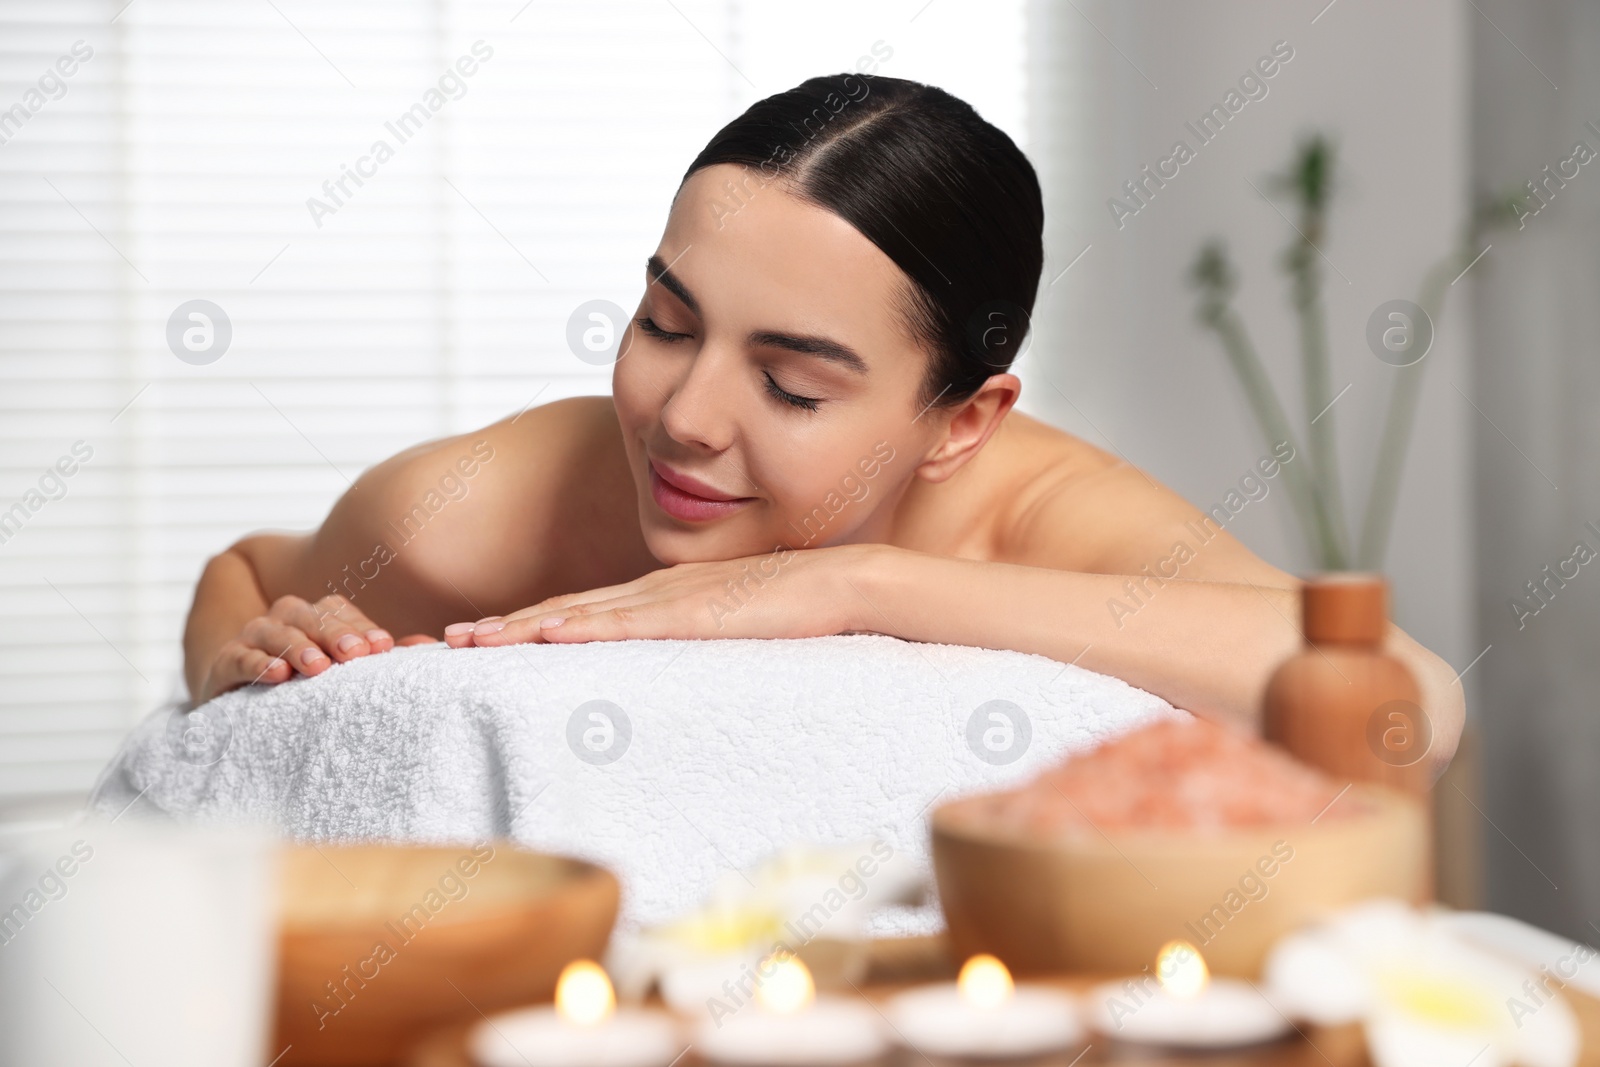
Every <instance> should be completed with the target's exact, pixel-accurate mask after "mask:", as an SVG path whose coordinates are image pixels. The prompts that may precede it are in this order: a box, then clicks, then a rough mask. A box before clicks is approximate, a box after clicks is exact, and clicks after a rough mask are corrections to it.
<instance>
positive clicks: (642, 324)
mask: <svg viewBox="0 0 1600 1067" xmlns="http://www.w3.org/2000/svg"><path fill="white" fill-rule="evenodd" d="M633 324H634V325H635V326H637V327H639V329H641V330H643V331H644V332H645V333H646V334H648V335H650V336H651V337H654V338H655V339H656V340H658V341H666V342H667V343H668V344H671V343H673V342H676V341H681V340H683V339H684V338H685V337H689V336H691V335H690V334H686V333H672V332H670V331H668V330H663V329H662V328H661V327H659V326H657V325H656V321H655V320H654V319H652V318H650V317H649V316H640V317H639V318H637V319H634V320H633Z"/></svg>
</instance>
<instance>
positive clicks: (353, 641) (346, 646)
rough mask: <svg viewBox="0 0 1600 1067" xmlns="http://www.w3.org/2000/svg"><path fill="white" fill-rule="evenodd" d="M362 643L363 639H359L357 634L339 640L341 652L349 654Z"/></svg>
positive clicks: (347, 635)
mask: <svg viewBox="0 0 1600 1067" xmlns="http://www.w3.org/2000/svg"><path fill="white" fill-rule="evenodd" d="M360 643H361V638H359V637H357V636H356V635H355V634H345V635H344V636H343V637H341V638H339V651H340V652H349V651H350V650H351V649H353V648H355V647H356V646H357V645H359V644H360Z"/></svg>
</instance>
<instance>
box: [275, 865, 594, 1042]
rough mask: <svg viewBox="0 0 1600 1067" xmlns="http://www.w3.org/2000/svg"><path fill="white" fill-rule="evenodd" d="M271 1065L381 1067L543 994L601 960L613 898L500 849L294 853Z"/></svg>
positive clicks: (580, 873)
mask: <svg viewBox="0 0 1600 1067" xmlns="http://www.w3.org/2000/svg"><path fill="white" fill-rule="evenodd" d="M280 888H281V903H280V917H281V918H280V922H281V928H280V935H279V959H278V999H277V1034H276V1039H275V1044H274V1045H273V1046H272V1052H273V1054H276V1053H278V1052H279V1051H281V1050H283V1049H284V1048H285V1047H286V1046H287V1047H288V1049H289V1051H288V1052H287V1053H286V1054H285V1055H284V1056H283V1058H282V1059H281V1060H280V1061H278V1062H279V1063H280V1064H284V1065H288V1064H318V1065H325V1067H331V1065H335V1064H338V1065H344V1064H385V1063H392V1062H394V1061H395V1060H397V1059H399V1058H400V1057H401V1056H402V1055H403V1054H404V1053H405V1051H406V1050H407V1049H408V1048H409V1047H411V1046H412V1045H413V1044H414V1043H415V1042H416V1041H417V1040H419V1039H420V1038H421V1037H422V1036H424V1035H426V1034H428V1033H430V1032H432V1031H434V1030H436V1029H438V1028H439V1027H441V1026H448V1025H450V1024H451V1023H456V1022H465V1021H468V1020H472V1019H478V1018H480V1017H481V1016H480V1015H479V1013H480V1012H485V1013H489V1012H494V1011H499V1010H503V1009H506V1008H511V1007H516V1006H518V1005H522V1004H528V1003H532V1002H536V1001H541V1000H549V999H551V997H552V996H553V995H554V992H555V983H556V978H557V976H558V975H559V974H560V973H561V969H562V967H564V966H566V964H567V963H569V962H571V961H572V960H574V959H577V958H579V957H589V958H596V959H597V958H599V956H600V954H601V952H602V951H603V950H604V948H605V945H606V941H607V940H608V938H609V937H610V935H611V927H612V924H613V923H614V922H615V921H616V916H617V901H618V886H617V880H616V878H615V877H613V876H612V875H611V874H610V873H609V872H607V871H605V870H603V869H601V868H599V867H596V866H594V865H592V864H589V863H583V862H580V861H578V860H573V859H566V858H563V857H560V856H548V855H543V854H540V853H536V852H528V851H525V850H522V849H520V848H517V847H515V846H514V845H511V844H510V843H508V842H503V841H499V842H493V843H491V844H484V845H477V846H471V845H461V846H454V847H443V848H433V847H413V846H398V845H349V846H340V845H299V846H292V847H290V848H288V849H286V850H285V853H284V856H283V862H282V875H281V882H280Z"/></svg>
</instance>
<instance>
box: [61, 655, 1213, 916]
mask: <svg viewBox="0 0 1600 1067" xmlns="http://www.w3.org/2000/svg"><path fill="white" fill-rule="evenodd" d="M1179 714H1183V713H1181V712H1175V711H1174V710H1173V709H1172V707H1171V705H1169V704H1167V703H1166V702H1165V701H1164V700H1161V699H1160V698H1159V697H1156V696H1153V695H1151V694H1150V693H1147V692H1144V691H1143V690H1140V689H1135V688H1133V687H1132V686H1129V685H1127V684H1126V683H1124V682H1122V681H1120V680H1118V679H1115V678H1110V677H1107V676H1104V675H1100V674H1096V673H1094V672H1091V671H1087V670H1084V669H1081V668H1079V667H1074V666H1071V665H1068V664H1063V663H1058V662H1056V661H1054V660H1050V659H1046V658H1044V657H1042V656H1033V655H1025V654H1023V653H1018V652H1009V651H995V650H989V649H978V648H967V647H959V646H951V645H933V644H923V643H918V642H908V641H901V640H898V639H895V638H891V637H883V636H873V635H848V636H847V635H840V636H833V637H818V638H805V639H798V640H715V641H616V642H595V643H590V644H582V645H519V646H510V647H502V648H472V649H449V648H446V647H444V646H443V645H427V646H417V647H410V648H401V649H396V650H394V651H392V652H388V653H385V654H383V655H379V656H371V657H367V658H364V659H358V660H355V661H353V662H350V663H347V664H343V665H337V666H335V667H333V668H332V669H330V670H328V671H326V672H324V673H323V674H322V675H320V676H318V677H316V678H305V679H297V680H295V681H292V682H289V683H286V684H284V685H280V686H273V687H250V688H246V689H241V690H236V691H234V692H232V693H227V694H224V695H223V696H221V697H218V698H217V699H216V700H214V701H212V702H210V703H209V704H206V705H203V706H202V707H201V708H199V709H196V710H195V711H192V712H185V711H183V710H182V709H180V708H167V709H162V710H161V711H158V712H156V713H154V714H152V715H150V716H149V717H148V718H146V719H145V720H144V721H143V722H141V723H140V724H139V725H138V726H137V727H135V729H134V730H133V732H132V734H131V735H130V736H129V738H128V739H127V741H126V742H125V743H124V745H123V746H122V748H121V750H120V751H119V752H118V753H117V755H116V756H115V757H114V759H113V760H112V762H111V764H110V765H109V766H108V767H107V768H106V770H105V771H104V772H103V773H102V775H101V778H100V781H99V783H98V784H97V786H96V788H95V791H94V794H93V797H92V800H91V804H92V805H93V806H94V807H95V808H97V809H99V810H101V811H106V812H111V813H113V814H114V813H116V812H118V811H120V810H122V809H123V808H125V807H127V806H128V805H130V804H132V805H136V806H137V808H138V809H139V810H142V811H145V812H147V813H148V812H151V811H154V812H161V813H166V814H167V815H170V816H172V817H174V818H179V819H184V820H190V821H196V822H203V823H214V822H225V821H230V820H238V819H246V820H251V821H261V820H265V821H268V822H270V823H272V824H275V825H276V826H278V827H279V828H280V829H281V830H282V832H284V833H285V834H287V835H289V836H292V837H294V838H299V839H309V840H316V841H322V840H375V839H384V840H399V841H413V842H460V841H472V840H481V839H482V838H484V837H492V836H504V837H510V838H512V839H514V840H516V841H518V842H519V843H521V844H524V845H527V846H529V847H532V848H538V849H543V850H550V851H555V852H561V853H566V854H569V855H574V856H579V857H583V858H585V859H590V860H594V861H596V862H599V863H602V864H604V865H606V866H607V867H609V868H610V869H612V870H613V871H615V872H616V873H617V874H618V876H619V877H620V878H621V880H622V884H623V902H624V903H623V917H622V924H623V926H624V927H629V926H634V925H637V924H639V923H647V924H649V923H657V922H661V921H665V920H668V919H671V918H674V917H676V916H679V915H682V914H684V913H685V912H687V911H690V910H691V909H693V908H694V907H696V906H697V905H698V904H700V903H701V902H702V901H703V900H704V899H705V898H706V896H707V894H708V893H709V892H710V890H711V888H712V887H713V886H714V885H715V884H716V882H717V881H718V878H719V876H723V875H725V874H727V873H728V872H730V871H740V870H748V869H750V868H752V867H754V866H755V865H757V864H758V863H759V862H760V861H762V860H763V859H765V858H767V857H769V856H771V855H772V854H773V853H776V852H779V851H780V850H782V849H784V848H786V847H788V846H791V845H794V844H797V843H808V844H817V845H832V844H840V843H844V842H852V841H862V840H870V839H879V840H881V841H883V842H886V843H887V844H888V845H889V846H891V847H892V848H893V849H895V850H896V851H897V852H898V853H901V854H903V855H904V857H905V858H907V859H909V860H910V861H911V862H912V863H913V864H915V865H916V867H917V868H918V869H920V870H923V871H926V870H927V869H928V838H927V831H926V817H927V812H928V810H929V809H930V808H931V807H932V806H933V805H934V804H936V803H937V802H940V801H942V800H945V799H949V798H953V797H956V796H959V795H962V794H966V793H972V792H982V791H988V790H993V789H997V788H1002V787H1006V786H1011V785H1015V784H1019V783H1020V782H1022V781H1023V780H1025V779H1027V778H1029V777H1032V776H1033V775H1034V774H1036V773H1038V772H1039V771H1040V770H1041V769H1043V768H1044V767H1046V766H1048V765H1050V764H1052V763H1054V762H1056V761H1058V760H1060V759H1061V758H1063V757H1064V756H1065V755H1067V754H1068V753H1071V752H1075V751H1081V750H1083V749H1086V748H1089V747H1092V746H1093V745H1095V744H1097V743H1099V742H1100V741H1102V740H1104V739H1106V738H1109V737H1111V736H1113V735H1115V734H1118V733H1121V732H1123V731H1125V730H1127V729H1130V728H1132V727H1133V726H1135V725H1138V724H1141V723H1144V722H1148V721H1151V720H1153V719H1155V718H1159V717H1164V716H1170V715H1179ZM885 921H886V922H888V923H889V924H890V926H893V925H894V924H896V923H898V924H899V926H900V928H901V930H902V932H905V931H909V930H911V929H919V928H920V929H926V928H928V925H929V924H930V922H931V923H933V924H935V925H936V923H937V919H936V916H932V917H930V914H929V913H927V912H924V913H923V914H922V915H920V916H911V917H906V916H905V915H901V916H900V917H899V918H893V919H888V920H885ZM880 932H881V931H880Z"/></svg>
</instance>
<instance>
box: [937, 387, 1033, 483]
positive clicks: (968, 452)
mask: <svg viewBox="0 0 1600 1067" xmlns="http://www.w3.org/2000/svg"><path fill="white" fill-rule="evenodd" d="M1021 395H1022V379H1020V378H1018V377H1017V376H1016V375H1015V374H992V375H990V376H989V380H988V381H986V382H984V383H983V385H982V386H981V387H980V388H979V389H978V391H977V392H976V393H974V394H972V396H970V397H968V398H967V400H966V401H964V402H963V403H962V404H961V406H960V407H957V408H955V409H954V410H952V411H951V412H949V413H948V414H946V415H945V416H944V417H945V419H946V420H947V421H946V424H945V428H944V433H943V436H942V438H940V439H939V440H938V441H937V443H936V444H935V445H934V448H933V450H932V451H931V452H929V453H928V455H927V456H926V458H924V459H923V461H922V462H921V463H920V464H918V466H917V471H916V473H917V477H919V478H923V479H925V480H927V481H930V482H942V481H944V480H945V479H946V478H949V477H950V476H951V475H952V474H954V473H955V472H956V471H958V470H960V469H961V468H962V467H963V466H964V465H965V464H966V463H967V461H968V460H970V459H972V457H973V456H976V455H977V454H978V452H979V450H981V449H982V448H983V446H984V444H985V443H986V442H987V441H988V440H989V438H990V437H991V436H992V435H993V434H994V432H995V431H996V430H998V429H999V428H1000V423H1001V421H1002V420H1003V419H1004V418H1005V417H1006V413H1007V412H1009V411H1010V410H1011V408H1012V406H1013V405H1015V404H1016V402H1017V398H1018V397H1020V396H1021ZM929 414H930V415H931V414H932V412H931V411H930V412H929ZM924 417H926V416H924Z"/></svg>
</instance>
